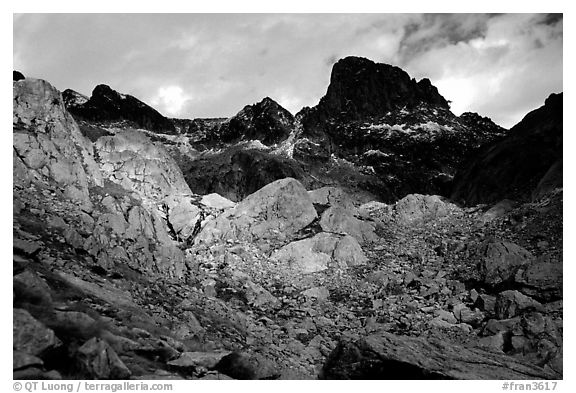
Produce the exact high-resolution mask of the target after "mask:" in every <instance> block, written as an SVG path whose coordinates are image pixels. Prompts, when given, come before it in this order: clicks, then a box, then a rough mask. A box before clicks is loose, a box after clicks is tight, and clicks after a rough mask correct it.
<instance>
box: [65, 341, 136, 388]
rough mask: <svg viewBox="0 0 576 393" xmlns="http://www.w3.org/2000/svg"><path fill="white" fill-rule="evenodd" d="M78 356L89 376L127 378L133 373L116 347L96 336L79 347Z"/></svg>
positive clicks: (84, 371) (79, 363) (81, 365)
mask: <svg viewBox="0 0 576 393" xmlns="http://www.w3.org/2000/svg"><path fill="white" fill-rule="evenodd" d="M76 358H77V361H78V365H79V367H80V369H81V370H82V372H83V373H84V374H86V376H87V377H89V378H93V379H127V378H128V377H130V375H132V372H131V371H130V370H129V369H128V367H126V365H125V364H124V363H123V362H122V360H120V358H119V357H118V355H117V354H116V352H115V351H114V349H112V347H111V346H110V345H108V343H106V342H105V341H103V340H101V339H99V338H96V337H94V338H92V339H90V340H88V341H87V342H86V343H84V345H82V346H81V347H80V348H78V352H77V354H76Z"/></svg>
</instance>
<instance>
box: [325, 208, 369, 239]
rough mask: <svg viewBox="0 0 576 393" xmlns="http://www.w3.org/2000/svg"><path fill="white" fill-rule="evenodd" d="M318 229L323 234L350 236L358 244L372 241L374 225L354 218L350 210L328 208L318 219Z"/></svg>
mask: <svg viewBox="0 0 576 393" xmlns="http://www.w3.org/2000/svg"><path fill="white" fill-rule="evenodd" d="M320 227H321V228H322V230H323V231H324V232H332V233H338V234H342V235H350V236H352V237H354V238H355V239H356V240H357V241H358V242H359V243H364V242H370V241H374V240H376V239H377V238H378V236H376V234H375V233H374V225H372V224H371V223H369V222H367V221H362V220H359V219H357V218H356V217H354V215H353V214H352V212H351V211H350V210H347V209H344V208H342V207H330V208H329V209H327V210H326V211H325V212H324V213H322V217H321V218H320Z"/></svg>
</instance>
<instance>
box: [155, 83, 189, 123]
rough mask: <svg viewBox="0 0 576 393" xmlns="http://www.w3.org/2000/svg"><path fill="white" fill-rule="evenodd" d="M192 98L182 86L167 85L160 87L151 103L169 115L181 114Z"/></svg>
mask: <svg viewBox="0 0 576 393" xmlns="http://www.w3.org/2000/svg"><path fill="white" fill-rule="evenodd" d="M190 98H191V97H190V96H189V95H187V94H186V93H184V90H183V89H182V88H181V87H180V86H166V87H160V88H159V89H158V93H157V94H156V96H155V97H154V98H152V101H151V104H152V105H154V106H156V107H157V108H159V109H160V110H163V112H164V113H167V114H168V115H171V116H177V115H180V114H181V113H180V111H181V110H182V108H183V106H184V104H185V103H186V102H187V101H189V100H190Z"/></svg>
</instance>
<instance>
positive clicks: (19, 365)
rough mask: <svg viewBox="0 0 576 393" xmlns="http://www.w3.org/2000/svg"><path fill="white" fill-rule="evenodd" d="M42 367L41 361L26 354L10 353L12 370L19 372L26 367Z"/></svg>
mask: <svg viewBox="0 0 576 393" xmlns="http://www.w3.org/2000/svg"><path fill="white" fill-rule="evenodd" d="M42 366H44V362H43V361H42V359H40V358H38V357H36V356H34V355H30V354H28V353H26V352H21V351H12V369H13V370H19V369H23V368H28V367H40V368H42Z"/></svg>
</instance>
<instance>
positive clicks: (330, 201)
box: [308, 187, 356, 214]
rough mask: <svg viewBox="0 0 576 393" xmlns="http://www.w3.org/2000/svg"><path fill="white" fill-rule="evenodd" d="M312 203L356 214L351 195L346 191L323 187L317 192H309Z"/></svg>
mask: <svg viewBox="0 0 576 393" xmlns="http://www.w3.org/2000/svg"><path fill="white" fill-rule="evenodd" d="M308 195H310V199H312V203H314V204H317V205H323V206H330V207H339V208H342V209H345V210H348V211H350V212H352V214H355V213H356V207H355V206H354V202H353V201H352V198H351V197H350V195H348V194H347V193H346V192H345V191H344V190H342V189H341V188H337V187H322V188H318V189H316V190H312V191H308Z"/></svg>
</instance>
